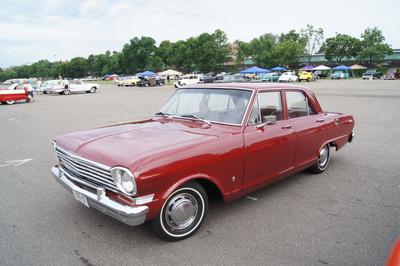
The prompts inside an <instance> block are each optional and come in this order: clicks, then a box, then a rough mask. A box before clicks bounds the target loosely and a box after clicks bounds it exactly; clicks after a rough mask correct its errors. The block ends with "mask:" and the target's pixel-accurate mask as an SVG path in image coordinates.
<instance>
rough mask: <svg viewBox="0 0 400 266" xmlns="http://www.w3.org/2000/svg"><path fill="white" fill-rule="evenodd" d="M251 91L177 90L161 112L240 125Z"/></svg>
mask: <svg viewBox="0 0 400 266" xmlns="http://www.w3.org/2000/svg"><path fill="white" fill-rule="evenodd" d="M250 97H251V91H248V90H229V89H208V88H207V89H179V90H177V91H176V92H175V94H174V95H172V97H171V98H170V99H169V100H168V101H167V103H166V104H165V105H164V107H163V108H161V110H160V111H161V112H163V113H166V114H169V115H172V116H183V117H185V116H186V117H189V116H196V117H199V118H202V119H206V120H208V121H211V122H219V123H228V124H237V125H240V124H241V123H242V120H243V116H244V114H245V112H246V108H247V105H248V104H249V101H250Z"/></svg>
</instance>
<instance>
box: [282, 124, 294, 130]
mask: <svg viewBox="0 0 400 266" xmlns="http://www.w3.org/2000/svg"><path fill="white" fill-rule="evenodd" d="M292 127H293V126H292V125H287V126H282V127H281V128H282V129H292Z"/></svg>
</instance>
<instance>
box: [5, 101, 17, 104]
mask: <svg viewBox="0 0 400 266" xmlns="http://www.w3.org/2000/svg"><path fill="white" fill-rule="evenodd" d="M6 103H7V104H10V105H11V104H14V103H15V101H14V100H12V101H6Z"/></svg>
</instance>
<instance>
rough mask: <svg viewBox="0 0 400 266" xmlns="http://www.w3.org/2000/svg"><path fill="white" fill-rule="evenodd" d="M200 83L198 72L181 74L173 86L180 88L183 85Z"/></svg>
mask: <svg viewBox="0 0 400 266" xmlns="http://www.w3.org/2000/svg"><path fill="white" fill-rule="evenodd" d="M197 83H200V76H199V75H198V74H187V75H183V76H182V78H181V79H180V80H178V81H176V82H175V83H174V86H175V88H180V87H182V86H185V85H192V84H197Z"/></svg>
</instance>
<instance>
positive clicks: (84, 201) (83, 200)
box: [72, 190, 89, 208]
mask: <svg viewBox="0 0 400 266" xmlns="http://www.w3.org/2000/svg"><path fill="white" fill-rule="evenodd" d="M72 193H73V194H74V197H75V199H76V200H77V201H79V202H81V203H82V204H83V205H85V206H86V207H88V208H89V203H88V201H87V198H86V197H85V195H83V194H82V193H80V192H78V191H75V190H72Z"/></svg>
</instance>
